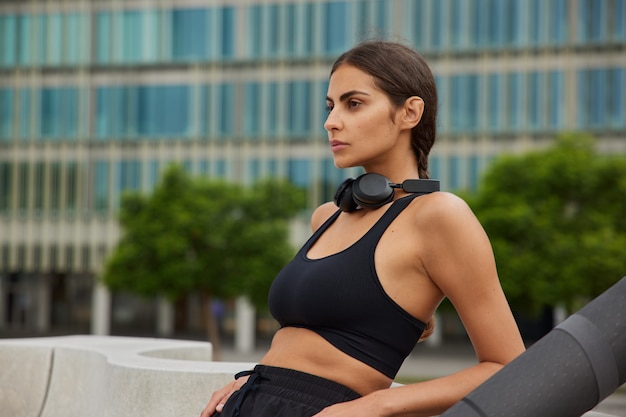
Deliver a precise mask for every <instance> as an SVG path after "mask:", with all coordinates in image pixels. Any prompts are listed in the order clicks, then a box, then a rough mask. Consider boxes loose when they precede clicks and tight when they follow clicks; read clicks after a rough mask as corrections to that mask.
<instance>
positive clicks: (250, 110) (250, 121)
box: [243, 83, 262, 137]
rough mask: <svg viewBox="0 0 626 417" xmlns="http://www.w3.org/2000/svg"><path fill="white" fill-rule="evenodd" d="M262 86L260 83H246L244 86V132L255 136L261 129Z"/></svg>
mask: <svg viewBox="0 0 626 417" xmlns="http://www.w3.org/2000/svg"><path fill="white" fill-rule="evenodd" d="M260 91H261V88H260V86H259V83H246V84H245V86H244V102H243V107H244V113H243V132H244V134H245V135H246V136H252V137H253V136H255V135H258V134H259V133H260V130H261V110H262V106H261V93H260Z"/></svg>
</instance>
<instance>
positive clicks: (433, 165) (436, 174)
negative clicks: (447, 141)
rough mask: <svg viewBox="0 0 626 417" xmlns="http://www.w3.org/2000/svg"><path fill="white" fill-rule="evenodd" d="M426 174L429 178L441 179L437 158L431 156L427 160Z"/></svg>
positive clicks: (438, 159)
mask: <svg viewBox="0 0 626 417" xmlns="http://www.w3.org/2000/svg"><path fill="white" fill-rule="evenodd" d="M428 172H429V174H430V178H434V179H442V177H441V158H440V157H439V156H434V155H431V156H430V157H429V158H428Z"/></svg>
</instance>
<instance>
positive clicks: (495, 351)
mask: <svg viewBox="0 0 626 417" xmlns="http://www.w3.org/2000/svg"><path fill="white" fill-rule="evenodd" d="M431 197H432V198H430V199H429V200H430V201H428V204H421V205H420V210H419V211H418V212H416V215H415V217H416V227H417V228H419V229H418V230H419V233H420V235H423V236H427V237H428V239H427V242H428V243H427V247H422V248H421V249H420V252H421V253H420V257H421V262H422V264H423V266H424V269H425V270H426V271H427V273H428V276H429V277H430V279H431V280H432V281H433V283H434V284H435V285H436V286H437V287H438V288H439V289H440V290H441V291H442V292H443V293H444V294H445V296H446V297H448V298H449V299H450V301H451V302H452V304H453V305H454V306H455V308H456V310H457V312H458V314H459V317H460V318H461V320H462V322H463V324H464V326H465V329H466V331H467V334H468V335H469V338H470V340H471V342H472V344H473V346H474V349H475V351H476V356H477V358H478V362H479V363H478V364H477V365H475V366H473V367H470V368H467V369H464V370H462V371H460V372H457V373H454V374H452V375H449V376H445V377H442V378H437V379H433V380H430V381H426V382H420V383H415V384H410V385H406V386H403V387H398V388H390V389H386V390H381V391H377V392H374V393H372V394H370V395H367V396H365V397H363V398H361V399H359V400H356V401H351V402H348V403H343V404H338V405H335V406H332V407H329V408H327V409H325V410H324V411H322V412H321V413H319V414H318V415H317V416H316V417H331V416H332V417H339V416H345V417H347V416H356V415H365V414H367V415H368V416H381V417H382V416H433V415H438V414H441V413H442V412H444V411H445V410H446V409H448V408H449V407H451V406H452V405H454V404H455V403H456V402H458V401H459V400H461V399H462V398H463V397H464V396H465V395H467V394H469V393H470V392H471V391H472V390H473V389H475V388H476V387H477V386H478V385H480V384H481V383H482V382H484V381H485V380H487V379H488V378H489V377H491V376H492V375H493V374H494V373H496V372H497V371H498V370H499V369H501V368H502V367H503V366H504V365H506V364H507V363H509V362H510V361H511V360H513V359H514V358H515V357H517V356H518V355H519V354H521V353H522V352H523V351H524V344H523V342H522V339H521V336H520V334H519V331H518V328H517V325H516V323H515V320H514V319H513V315H512V313H511V310H510V308H509V305H508V302H507V300H506V298H505V296H504V293H503V292H502V288H501V286H500V282H499V280H498V275H497V271H496V264H495V260H494V256H493V252H492V249H491V244H490V242H489V239H488V238H487V235H486V233H485V232H484V230H483V228H482V226H481V225H480V223H479V222H478V220H477V219H476V217H475V216H474V214H473V213H472V211H471V210H470V208H469V207H468V206H467V204H465V202H464V201H463V200H461V199H459V198H458V197H456V196H453V195H452V194H447V193H436V194H433V195H432V196H431ZM364 410H367V412H365V411H364Z"/></svg>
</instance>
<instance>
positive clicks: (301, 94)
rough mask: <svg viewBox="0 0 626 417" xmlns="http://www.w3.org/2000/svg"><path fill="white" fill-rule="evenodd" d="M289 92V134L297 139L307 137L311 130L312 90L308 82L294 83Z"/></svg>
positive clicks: (288, 88)
mask: <svg viewBox="0 0 626 417" xmlns="http://www.w3.org/2000/svg"><path fill="white" fill-rule="evenodd" d="M287 90H288V100H289V101H288V104H287V108H288V116H287V117H288V120H287V126H288V129H289V133H290V135H292V136H296V137H306V136H307V135H308V133H309V131H310V130H311V88H310V83H309V82H306V81H292V82H290V83H289V84H288V85H287Z"/></svg>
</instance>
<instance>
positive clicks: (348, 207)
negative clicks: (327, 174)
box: [334, 178, 358, 213]
mask: <svg viewBox="0 0 626 417" xmlns="http://www.w3.org/2000/svg"><path fill="white" fill-rule="evenodd" d="M353 184H354V178H348V179H347V180H345V181H344V182H342V183H341V185H340V186H339V188H337V191H335V198H334V201H335V204H336V205H337V207H339V208H340V209H341V211H345V212H348V213H350V212H352V211H355V210H356V209H357V207H358V205H357V203H356V201H354V198H353V197H352V186H353Z"/></svg>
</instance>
